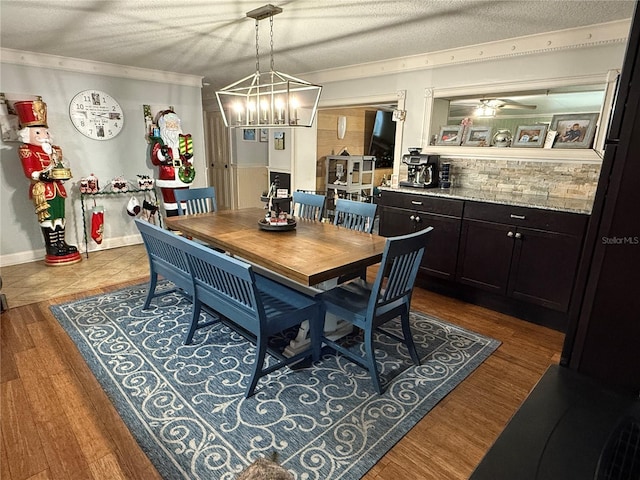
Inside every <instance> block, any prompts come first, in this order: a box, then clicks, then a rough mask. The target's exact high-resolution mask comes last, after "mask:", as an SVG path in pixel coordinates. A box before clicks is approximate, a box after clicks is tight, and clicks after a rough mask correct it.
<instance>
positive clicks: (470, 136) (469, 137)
mask: <svg viewBox="0 0 640 480" xmlns="http://www.w3.org/2000/svg"><path fill="white" fill-rule="evenodd" d="M491 130H492V128H491V127H480V126H477V127H473V126H471V127H468V128H467V132H466V133H465V135H464V141H463V142H462V145H465V146H469V147H488V146H489V145H491Z"/></svg>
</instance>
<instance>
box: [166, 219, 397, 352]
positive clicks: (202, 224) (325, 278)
mask: <svg viewBox="0 0 640 480" xmlns="http://www.w3.org/2000/svg"><path fill="white" fill-rule="evenodd" d="M265 213H266V210H265V209H263V208H247V209H240V210H221V211H218V212H214V213H200V214H195V215H184V216H174V217H167V218H166V225H167V227H168V228H170V229H173V230H178V231H180V232H182V234H183V235H186V236H188V237H192V238H194V239H197V240H200V241H201V242H205V243H206V244H208V245H209V246H211V247H214V248H218V249H221V250H224V251H225V252H227V253H229V254H231V255H233V256H234V257H237V258H240V259H242V260H245V261H247V262H249V263H251V264H253V265H254V267H257V268H255V269H256V271H257V272H258V273H261V274H263V275H266V276H269V277H270V278H272V279H274V280H276V281H279V282H282V283H284V284H287V285H288V286H290V287H292V288H295V289H297V290H300V291H302V292H304V293H306V294H309V295H315V294H317V293H319V292H321V291H323V290H327V289H329V288H332V287H334V286H335V285H336V284H337V279H338V278H339V277H341V276H343V275H349V274H353V273H357V274H360V272H362V270H363V268H366V267H368V266H370V265H374V264H376V263H379V262H380V261H381V260H382V253H383V252H384V246H385V243H386V238H384V237H381V236H379V235H377V234H371V233H364V232H358V231H355V230H350V229H347V228H344V227H340V226H336V225H333V224H332V223H325V222H317V221H313V220H306V219H301V218H295V220H296V226H295V228H294V229H292V230H287V231H279V230H276V231H273V230H263V229H261V228H260V226H259V224H258V223H259V221H260V220H263V219H264V218H265ZM352 328H353V326H352V324H351V323H348V322H344V321H343V320H340V319H339V318H337V317H335V316H333V315H330V314H327V316H326V317H325V325H324V333H325V335H326V336H327V337H329V338H331V339H332V340H336V339H338V338H340V337H343V336H344V335H347V334H348V333H350V332H351V330H352ZM309 342H310V340H309V322H308V321H306V320H305V321H304V322H303V323H302V325H301V326H300V329H299V331H298V334H297V336H296V337H295V338H294V339H293V340H291V342H290V344H289V345H288V346H287V348H285V350H284V352H283V353H284V355H285V356H293V355H296V354H297V353H300V352H301V351H303V350H305V349H306V348H308V346H309Z"/></svg>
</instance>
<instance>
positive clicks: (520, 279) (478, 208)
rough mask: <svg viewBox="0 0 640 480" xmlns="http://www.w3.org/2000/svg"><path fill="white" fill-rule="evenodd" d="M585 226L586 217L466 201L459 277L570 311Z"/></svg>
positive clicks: (484, 286)
mask: <svg viewBox="0 0 640 480" xmlns="http://www.w3.org/2000/svg"><path fill="white" fill-rule="evenodd" d="M502 222H505V223H502ZM507 222H508V223H507ZM586 224H587V216H586V215H580V214H574V213H568V212H557V211H545V210H540V209H530V208H525V207H511V206H507V205H494V204H485V203H478V202H467V205H466V207H465V214H464V220H463V222H462V234H461V240H460V253H459V261H458V274H457V280H458V281H459V282H461V283H464V284H467V285H472V286H474V287H477V288H481V289H483V290H488V291H491V292H494V293H498V294H503V295H507V296H509V297H512V298H514V299H517V300H522V301H525V302H528V303H534V304H537V305H541V306H543V307H547V308H551V309H553V310H557V311H561V312H566V311H567V310H568V308H569V302H570V299H571V293H572V291H573V286H574V282H575V277H576V270H577V266H578V261H579V258H580V252H581V249H582V242H583V237H584V231H585V228H586Z"/></svg>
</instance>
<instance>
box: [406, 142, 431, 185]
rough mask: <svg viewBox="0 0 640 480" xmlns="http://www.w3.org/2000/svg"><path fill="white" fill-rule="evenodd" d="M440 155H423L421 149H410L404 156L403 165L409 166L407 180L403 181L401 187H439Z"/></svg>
mask: <svg viewBox="0 0 640 480" xmlns="http://www.w3.org/2000/svg"><path fill="white" fill-rule="evenodd" d="M439 159H440V156H439V155H429V154H421V153H420V149H409V153H408V154H405V155H403V156H402V163H404V164H405V165H407V180H406V181H401V182H400V186H401V187H412V188H435V187H437V186H438V176H439V175H438V161H439Z"/></svg>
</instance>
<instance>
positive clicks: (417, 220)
mask: <svg viewBox="0 0 640 480" xmlns="http://www.w3.org/2000/svg"><path fill="white" fill-rule="evenodd" d="M416 223H420V217H419V216H417V215H416Z"/></svg>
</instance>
